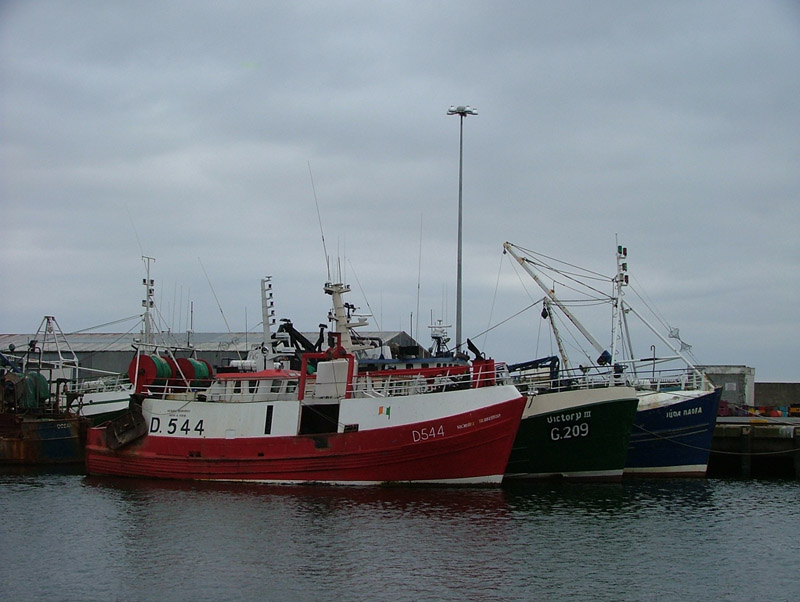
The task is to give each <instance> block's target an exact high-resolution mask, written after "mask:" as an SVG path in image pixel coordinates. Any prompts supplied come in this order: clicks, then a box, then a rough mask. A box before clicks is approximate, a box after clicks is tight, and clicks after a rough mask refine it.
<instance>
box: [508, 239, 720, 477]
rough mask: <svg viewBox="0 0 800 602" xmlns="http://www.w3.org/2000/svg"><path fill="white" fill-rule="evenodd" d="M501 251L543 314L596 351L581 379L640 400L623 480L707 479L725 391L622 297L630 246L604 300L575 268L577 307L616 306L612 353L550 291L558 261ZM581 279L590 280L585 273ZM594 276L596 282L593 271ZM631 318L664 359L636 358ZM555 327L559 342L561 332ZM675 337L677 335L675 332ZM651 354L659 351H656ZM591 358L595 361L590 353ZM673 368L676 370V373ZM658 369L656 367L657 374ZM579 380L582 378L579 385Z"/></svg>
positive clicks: (513, 248) (621, 250)
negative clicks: (533, 287)
mask: <svg viewBox="0 0 800 602" xmlns="http://www.w3.org/2000/svg"><path fill="white" fill-rule="evenodd" d="M504 251H505V252H507V253H508V254H509V255H511V256H512V257H513V258H514V259H515V260H516V261H517V262H518V263H519V264H520V265H521V266H522V267H523V269H525V271H527V272H528V273H529V274H530V275H531V276H532V277H533V278H534V281H535V282H536V283H537V284H538V285H539V286H540V288H541V289H542V290H543V291H544V293H545V299H544V301H545V311H550V312H552V311H554V310H555V309H556V308H557V309H558V310H559V311H560V312H561V313H562V314H563V315H564V316H565V317H566V318H567V323H568V324H571V325H573V326H574V327H575V328H576V329H577V331H578V332H579V333H580V334H581V335H583V337H584V338H585V340H586V341H588V343H589V344H590V346H591V347H592V348H593V350H594V352H595V354H599V355H595V357H596V360H595V361H594V362H591V361H590V362H586V363H585V364H583V365H581V366H580V368H579V372H580V374H581V376H580V379H582V380H584V381H589V380H591V381H594V382H602V383H605V386H607V387H609V388H610V389H611V390H616V389H618V388H620V387H623V388H626V389H630V388H631V387H632V388H633V389H634V391H635V395H636V399H637V407H636V413H635V417H634V420H633V428H632V431H631V435H630V440H629V443H628V448H627V453H626V456H625V467H624V473H623V474H624V475H626V476H636V475H642V476H695V477H697V476H704V475H705V474H706V470H707V467H708V458H709V454H710V449H711V438H712V436H713V433H714V426H715V424H716V415H717V407H718V404H719V399H720V394H721V390H720V389H719V388H715V387H714V386H713V384H712V383H711V382H710V380H709V379H708V377H707V376H706V375H705V374H703V373H702V372H700V370H698V369H697V367H696V366H695V365H694V364H693V363H692V362H691V361H690V359H689V358H688V357H687V356H686V354H685V353H684V351H686V349H687V348H688V346H686V345H685V344H683V343H682V345H681V346H682V347H683V349H682V350H679V349H677V348H676V346H674V345H673V344H672V343H670V341H669V340H668V339H667V337H665V336H663V335H662V334H661V333H659V331H658V330H657V329H656V328H654V327H653V326H652V325H651V324H650V323H649V321H647V320H646V319H645V318H644V317H643V316H642V314H641V313H640V312H638V311H637V310H636V309H635V308H634V307H633V306H631V305H630V304H629V303H628V302H627V300H626V299H625V295H624V291H625V288H626V287H628V286H629V277H628V274H627V248H625V247H623V246H621V245H618V246H617V255H616V260H617V271H616V273H615V275H614V276H613V277H612V278H608V279H607V281H608V282H610V284H611V285H612V289H613V292H612V293H611V294H609V295H605V294H601V293H600V292H599V291H598V290H597V288H596V287H595V286H588V285H587V284H582V282H581V279H580V277H579V274H580V271H579V270H580V268H577V266H574V265H570V266H569V268H568V275H566V276H565V275H563V274H562V275H561V276H558V277H560V278H564V279H566V278H568V279H569V282H570V290H571V293H572V294H573V295H575V294H578V293H579V291H580V290H581V289H580V287H581V286H584V287H585V288H584V289H583V290H585V291H587V292H586V296H585V297H584V299H583V300H582V301H575V302H574V303H575V304H578V303H582V304H583V305H586V300H591V302H592V303H599V302H603V303H608V304H609V305H610V307H611V308H612V333H611V346H610V349H611V351H608V350H607V349H606V348H605V347H604V346H602V345H601V344H600V343H599V342H598V341H597V340H596V339H595V338H594V337H593V336H592V335H591V334H590V333H589V331H588V330H587V329H586V328H585V327H584V325H583V324H582V323H581V322H580V321H579V320H578V319H577V318H576V317H575V315H574V314H573V313H572V311H571V310H570V309H569V308H568V307H567V304H566V303H565V302H564V301H562V300H561V299H559V298H558V297H557V296H556V294H555V292H554V290H553V288H552V287H550V286H547V285H546V284H545V282H544V281H543V279H542V277H540V275H539V274H540V273H542V272H547V273H550V274H553V275H554V278H555V277H556V276H555V275H556V274H561V273H562V271H563V268H559V267H558V266H557V265H555V264H557V263H558V262H557V260H553V259H552V258H546V259H545V258H544V256H542V255H540V254H536V253H533V252H532V251H526V250H524V249H522V248H520V247H518V246H517V245H513V244H511V243H508V242H506V243H505V244H504ZM584 274H587V275H588V274H589V273H588V271H586V272H584ZM591 277H592V278H596V277H598V275H597V274H594V273H592V274H591ZM628 314H633V315H634V316H635V317H637V318H638V319H639V321H640V322H641V323H642V325H643V326H644V327H645V328H646V329H647V330H649V331H650V332H652V333H653V334H654V335H655V336H656V337H657V338H658V340H660V341H661V342H662V343H663V344H664V345H666V346H667V347H668V348H669V349H670V351H671V353H670V354H669V355H666V356H663V357H656V355H655V352H653V357H650V358H643V359H642V358H641V357H639V358H637V357H636V355H635V354H634V352H633V345H632V338H631V336H630V330H631V329H630V327H629V324H628V320H627V316H628ZM551 324H552V325H553V328H554V330H553V332H554V335H555V338H556V339H557V340H560V339H561V336H560V334H559V333H558V331H557V330H556V329H555V323H554V322H552V321H551ZM672 334H673V336H677V333H676V331H675V329H673V332H672ZM651 349H653V350H654V349H655V347H654V346H651ZM586 357H587V358H590V357H592V355H590V354H588V353H586ZM675 363H678V364H680V366H679V367H673V366H674V364H675ZM656 366H659V369H658V370H657V369H656ZM580 379H579V380H580Z"/></svg>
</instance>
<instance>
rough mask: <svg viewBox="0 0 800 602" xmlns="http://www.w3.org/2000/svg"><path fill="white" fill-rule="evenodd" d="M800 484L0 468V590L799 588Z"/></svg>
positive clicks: (184, 594)
mask: <svg viewBox="0 0 800 602" xmlns="http://www.w3.org/2000/svg"><path fill="white" fill-rule="evenodd" d="M799 512H800V482H799V481H797V480H726V479H708V480H658V481H656V480H642V481H638V480H632V481H625V482H623V483H621V484H592V485H589V484H570V483H563V482H557V483H541V484H519V485H513V486H504V487H503V488H500V489H408V488H405V489H404V488H351V487H322V486H319V487H308V486H286V487H283V486H281V487H277V486H269V485H249V484H233V483H231V484H197V483H176V482H160V481H148V480H119V479H107V478H103V479H100V478H89V477H86V476H84V475H83V474H81V472H80V471H79V470H61V471H52V470H50V471H41V470H33V471H32V470H8V469H5V470H3V471H2V472H0V516H2V521H0V600H8V601H27V600H36V601H40V600H76V601H77V600H81V601H83V600H102V601H104V602H108V601H111V600H124V601H138V600H167V601H171V600H187V601H188V600H191V601H203V600H315V601H317V600H393V601H394V600H398V601H402V600H409V601H416V600H563V599H569V600H597V601H600V600H615V601H616V600H659V601H661V600H715V601H719V600H747V601H748V602H749V601H750V600H753V599H756V600H797V599H798V598H800V544H799V542H800V520H798V513H799Z"/></svg>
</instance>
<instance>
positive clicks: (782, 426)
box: [708, 416, 800, 478]
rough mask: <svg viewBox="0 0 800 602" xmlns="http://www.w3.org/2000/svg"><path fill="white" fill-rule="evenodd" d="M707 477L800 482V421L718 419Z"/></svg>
mask: <svg viewBox="0 0 800 602" xmlns="http://www.w3.org/2000/svg"><path fill="white" fill-rule="evenodd" d="M708 476H709V477H721V476H727V477H730V476H739V477H743V478H762V477H763V478H770V477H784V478H785V477H788V478H800V418H794V417H792V418H781V417H779V418H766V417H761V416H742V417H724V418H723V417H720V418H717V425H716V427H715V428H714V438H713V440H712V442H711V457H710V459H709V463H708Z"/></svg>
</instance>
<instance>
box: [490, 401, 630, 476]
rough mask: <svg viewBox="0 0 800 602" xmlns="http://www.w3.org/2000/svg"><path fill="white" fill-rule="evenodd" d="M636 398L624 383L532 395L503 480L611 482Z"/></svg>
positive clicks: (618, 467) (624, 448) (619, 473)
mask: <svg viewBox="0 0 800 602" xmlns="http://www.w3.org/2000/svg"><path fill="white" fill-rule="evenodd" d="M637 405H638V400H637V398H636V391H635V390H634V389H632V388H630V387H606V388H598V389H580V390H575V391H560V392H554V393H545V394H539V395H536V396H533V397H532V398H530V401H529V403H528V405H527V407H526V409H525V412H524V413H523V417H522V421H521V422H520V427H519V432H518V434H517V437H516V439H515V442H514V447H513V449H512V451H511V456H510V458H509V462H508V466H507V468H506V478H509V479H548V478H568V479H581V480H602V481H617V480H620V479H621V478H622V472H623V468H624V466H625V457H626V453H627V449H628V440H629V437H630V434H631V427H632V425H633V420H634V416H635V414H636V409H637Z"/></svg>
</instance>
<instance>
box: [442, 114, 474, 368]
mask: <svg viewBox="0 0 800 602" xmlns="http://www.w3.org/2000/svg"><path fill="white" fill-rule="evenodd" d="M447 114H448V115H458V116H459V117H461V119H460V122H461V123H460V127H459V134H458V276H457V278H456V353H458V352H459V351H461V208H462V202H461V184H462V180H463V174H464V169H463V168H464V118H465V117H466V116H467V115H477V114H478V111H476V110H475V109H473V108H472V107H470V106H469V105H467V106H458V107H450V109H449V110H448V111H447Z"/></svg>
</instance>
